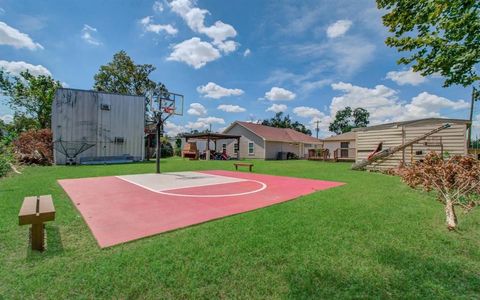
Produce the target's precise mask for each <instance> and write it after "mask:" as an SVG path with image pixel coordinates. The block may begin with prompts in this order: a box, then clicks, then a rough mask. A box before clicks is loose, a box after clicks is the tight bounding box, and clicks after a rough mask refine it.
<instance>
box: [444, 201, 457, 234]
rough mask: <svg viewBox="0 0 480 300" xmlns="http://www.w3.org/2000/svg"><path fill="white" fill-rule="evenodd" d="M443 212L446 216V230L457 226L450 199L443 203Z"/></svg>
mask: <svg viewBox="0 0 480 300" xmlns="http://www.w3.org/2000/svg"><path fill="white" fill-rule="evenodd" d="M445 214H446V216H447V228H448V230H455V229H456V227H457V216H456V215H455V208H454V207H453V203H452V201H450V200H447V203H446V204H445Z"/></svg>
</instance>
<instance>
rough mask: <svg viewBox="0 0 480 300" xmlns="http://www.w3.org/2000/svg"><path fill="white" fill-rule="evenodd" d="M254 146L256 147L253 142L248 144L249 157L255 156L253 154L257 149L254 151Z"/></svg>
mask: <svg viewBox="0 0 480 300" xmlns="http://www.w3.org/2000/svg"><path fill="white" fill-rule="evenodd" d="M253 145H254V144H253V142H249V143H248V154H249V155H253V154H254V150H255V149H254V146H253Z"/></svg>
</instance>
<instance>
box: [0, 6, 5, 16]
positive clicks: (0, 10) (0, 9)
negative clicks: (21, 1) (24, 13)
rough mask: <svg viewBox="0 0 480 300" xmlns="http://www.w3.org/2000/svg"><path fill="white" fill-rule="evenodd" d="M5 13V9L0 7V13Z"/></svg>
mask: <svg viewBox="0 0 480 300" xmlns="http://www.w3.org/2000/svg"><path fill="white" fill-rule="evenodd" d="M4 13H5V10H4V9H3V8H1V7H0V15H3V14H4Z"/></svg>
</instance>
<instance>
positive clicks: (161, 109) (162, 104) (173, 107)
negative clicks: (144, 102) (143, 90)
mask: <svg viewBox="0 0 480 300" xmlns="http://www.w3.org/2000/svg"><path fill="white" fill-rule="evenodd" d="M149 100H150V109H151V111H152V112H153V113H155V114H158V113H159V114H168V115H176V116H182V115H183V95H180V94H176V93H170V92H168V93H162V94H161V95H152V96H150V97H149Z"/></svg>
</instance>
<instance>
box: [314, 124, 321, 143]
mask: <svg viewBox="0 0 480 300" xmlns="http://www.w3.org/2000/svg"><path fill="white" fill-rule="evenodd" d="M315 123H317V128H315V131H316V132H317V139H318V132H319V131H320V127H319V124H320V121H315Z"/></svg>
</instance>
